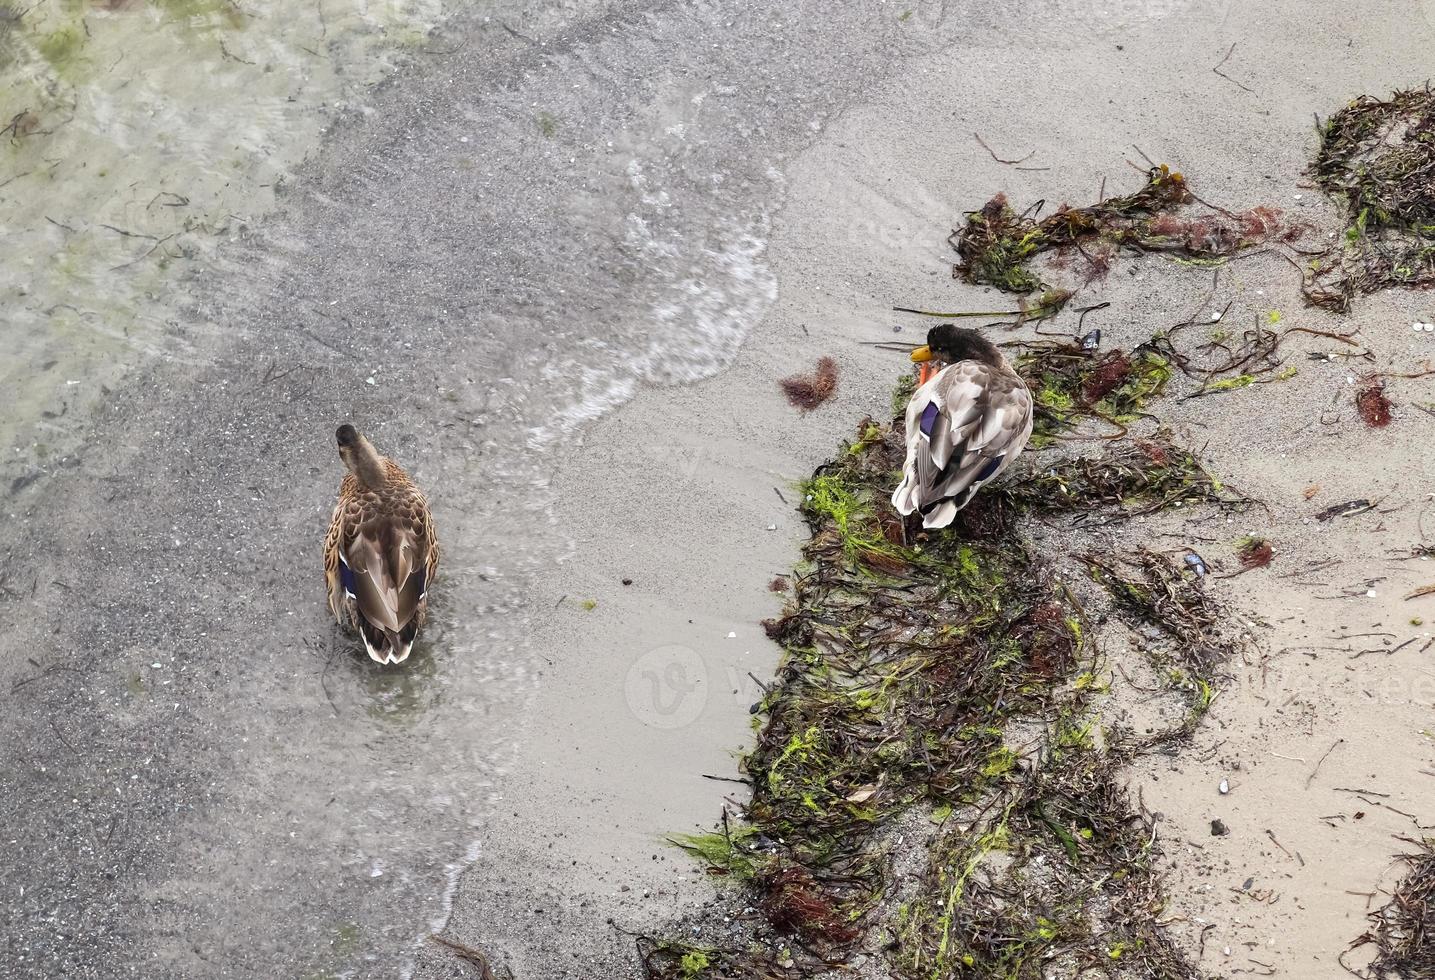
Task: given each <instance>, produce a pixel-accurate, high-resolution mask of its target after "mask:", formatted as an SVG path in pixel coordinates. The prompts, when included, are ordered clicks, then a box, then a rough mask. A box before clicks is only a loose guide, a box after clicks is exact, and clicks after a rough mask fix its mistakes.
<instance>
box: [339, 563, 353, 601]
mask: <svg viewBox="0 0 1435 980" xmlns="http://www.w3.org/2000/svg"><path fill="white" fill-rule="evenodd" d="M339 582H340V584H341V585H343V586H344V592H345V594H346V595H348V597H349V598H350V599H353V598H356V596H355V595H354V586H355V584H356V583H355V579H354V570H353V569H352V568H350V567H349V563H348V562H346V561H345V560H344V555H343V552H340V553H339Z"/></svg>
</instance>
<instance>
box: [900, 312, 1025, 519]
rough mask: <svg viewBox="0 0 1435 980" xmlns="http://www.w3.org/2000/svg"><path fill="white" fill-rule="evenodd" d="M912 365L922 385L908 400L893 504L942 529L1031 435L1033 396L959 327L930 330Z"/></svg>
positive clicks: (975, 336)
mask: <svg viewBox="0 0 1435 980" xmlns="http://www.w3.org/2000/svg"><path fill="white" fill-rule="evenodd" d="M912 360H914V361H916V362H918V363H920V364H921V365H922V367H921V375H920V383H919V384H918V386H917V390H916V391H915V392H913V393H912V400H911V401H910V402H908V403H907V462H906V465H905V466H904V467H903V468H902V482H901V483H900V484H898V486H897V489H896V491H895V492H894V493H893V494H892V506H893V507H895V508H897V512H898V513H900V514H902V515H903V516H906V515H908V514H910V513H912V512H913V511H917V512H918V513H920V514H921V515H922V526H923V527H927V528H938V527H946V526H947V525H948V524H950V523H952V519H953V518H954V517H956V516H957V511H959V510H961V509H962V508H963V507H965V506H966V505H967V504H968V503H970V502H971V499H972V497H973V496H975V495H976V492H977V491H978V490H979V489H981V487H982V486H983V485H984V484H986V483H989V482H990V481H992V480H994V479H996V477H997V476H998V475H999V474H1000V473H1001V472H1002V471H1003V470H1005V469H1006V468H1007V467H1008V466H1010V465H1011V464H1012V461H1013V460H1015V459H1016V457H1017V455H1018V454H1019V453H1020V452H1021V451H1022V447H1024V446H1025V445H1026V441H1027V439H1029V438H1031V424H1032V419H1033V416H1034V413H1033V411H1032V398H1031V392H1030V391H1028V390H1027V387H1026V383H1025V382H1023V381H1022V380H1021V378H1020V377H1018V376H1017V373H1016V372H1015V371H1013V370H1012V368H1011V365H1010V364H1008V363H1007V360H1006V358H1005V357H1003V356H1002V354H1001V351H999V350H997V348H996V347H995V346H994V345H993V344H992V343H991V342H990V341H988V340H987V339H986V338H985V337H983V336H982V335H981V334H979V333H977V331H975V330H970V329H967V328H965V327H954V326H952V325H951V324H945V323H944V324H942V325H941V326H939V327H933V328H932V329H931V330H930V331H928V332H927V343H926V346H924V347H918V348H917V349H916V350H914V351H913V352H912ZM934 365H940V367H937V369H935V370H934V369H933V367H934Z"/></svg>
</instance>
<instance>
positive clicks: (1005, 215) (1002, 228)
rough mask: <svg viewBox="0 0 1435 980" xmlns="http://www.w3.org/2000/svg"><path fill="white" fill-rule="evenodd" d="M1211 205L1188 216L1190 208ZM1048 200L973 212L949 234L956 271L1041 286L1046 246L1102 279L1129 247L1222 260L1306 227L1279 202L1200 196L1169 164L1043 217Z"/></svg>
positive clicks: (1000, 282)
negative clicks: (1132, 184) (1039, 265)
mask: <svg viewBox="0 0 1435 980" xmlns="http://www.w3.org/2000/svg"><path fill="white" fill-rule="evenodd" d="M1193 204H1195V205H1199V206H1200V207H1202V208H1204V210H1203V211H1202V212H1200V213H1199V214H1196V215H1195V216H1192V217H1188V216H1186V215H1185V214H1184V213H1182V212H1183V209H1184V208H1186V207H1188V206H1191V205H1193ZM1040 206H1041V203H1040V202H1038V203H1037V204H1034V205H1032V206H1031V207H1028V208H1027V209H1026V210H1024V211H1021V212H1018V211H1016V210H1015V209H1014V208H1012V206H1011V204H1010V203H1009V202H1008V200H1007V197H1006V195H1005V194H998V195H997V196H996V197H993V198H992V199H991V200H990V201H988V202H987V203H986V204H985V205H983V206H982V208H981V209H980V210H978V211H972V212H969V213H968V214H967V223H966V225H965V226H964V227H962V228H959V229H958V230H956V231H954V232H952V234H951V237H950V238H948V241H949V242H950V243H951V245H952V247H953V248H954V249H955V250H956V252H957V255H958V256H959V257H960V259H961V262H960V264H958V265H957V266H956V267H954V268H953V270H952V273H953V275H954V276H957V277H959V278H961V279H965V280H966V281H967V282H970V283H974V284H987V285H992V286H996V287H997V288H998V289H1002V290H1006V291H1007V292H1014V293H1026V292H1031V291H1032V290H1036V289H1041V288H1043V287H1044V283H1043V282H1042V280H1041V277H1040V276H1039V275H1037V274H1036V273H1035V272H1033V271H1032V270H1031V269H1030V268H1029V264H1030V262H1031V260H1032V259H1034V258H1035V257H1036V256H1037V255H1039V254H1041V253H1043V252H1055V253H1057V255H1058V257H1059V258H1060V260H1061V261H1062V262H1064V263H1066V264H1071V263H1076V262H1083V263H1085V264H1086V266H1087V267H1088V268H1087V270H1086V272H1085V274H1084V275H1083V276H1082V278H1084V279H1086V280H1091V279H1099V278H1102V277H1103V276H1105V275H1106V274H1107V272H1108V271H1109V270H1110V267H1111V262H1112V259H1113V257H1114V256H1115V255H1117V254H1118V253H1121V252H1126V253H1132V254H1143V253H1146V252H1158V253H1162V254H1167V255H1172V256H1174V257H1177V258H1181V259H1184V260H1188V261H1195V262H1218V261H1221V260H1224V259H1227V258H1230V257H1231V256H1233V255H1236V254H1237V253H1239V252H1241V251H1244V250H1245V249H1248V248H1250V247H1252V246H1255V245H1259V244H1263V243H1265V242H1271V241H1291V240H1293V239H1294V238H1297V237H1299V236H1300V235H1301V234H1303V233H1304V231H1305V228H1304V226H1301V225H1296V224H1291V223H1289V222H1287V221H1286V220H1285V218H1284V215H1283V214H1282V213H1281V212H1280V211H1279V210H1278V209H1276V208H1272V207H1265V206H1262V207H1256V208H1252V209H1250V210H1248V211H1239V212H1233V211H1227V210H1225V209H1224V208H1214V207H1210V206H1209V205H1205V204H1203V203H1202V202H1200V201H1199V200H1198V199H1197V198H1196V197H1195V195H1194V194H1192V193H1191V190H1190V187H1189V186H1188V185H1187V183H1186V178H1185V177H1184V176H1182V175H1181V174H1179V173H1177V172H1175V171H1173V170H1171V169H1170V168H1169V167H1167V166H1166V165H1165V164H1162V165H1160V166H1153V167H1152V168H1151V169H1150V170H1149V171H1148V172H1147V175H1146V184H1145V186H1143V187H1141V188H1140V189H1138V190H1136V191H1134V192H1132V193H1130V194H1123V195H1119V196H1117V197H1109V198H1104V199H1103V200H1101V201H1099V202H1097V203H1096V204H1090V205H1087V206H1085V207H1079V208H1073V207H1068V206H1065V205H1063V206H1062V207H1061V208H1060V209H1059V210H1057V211H1056V212H1055V213H1053V214H1050V215H1048V216H1047V217H1045V218H1041V219H1039V220H1038V219H1037V218H1036V217H1035V214H1034V213H1035V212H1036V211H1037V210H1038V209H1039V208H1040Z"/></svg>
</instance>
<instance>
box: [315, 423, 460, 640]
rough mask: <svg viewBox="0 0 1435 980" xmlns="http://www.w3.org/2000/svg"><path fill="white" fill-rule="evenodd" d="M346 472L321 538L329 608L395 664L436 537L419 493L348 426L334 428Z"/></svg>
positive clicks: (410, 632) (433, 560)
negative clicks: (326, 531) (337, 500)
mask: <svg viewBox="0 0 1435 980" xmlns="http://www.w3.org/2000/svg"><path fill="white" fill-rule="evenodd" d="M336 436H337V439H338V442H339V458H340V459H342V460H343V461H344V465H345V466H346V467H348V469H349V472H348V473H346V474H345V475H344V479H343V481H342V482H341V483H340V484H339V502H338V504H337V505H336V506H335V507H334V518H333V520H332V521H331V522H330V524H329V533H328V536H327V537H325V539H324V577H325V579H326V580H327V581H328V584H329V610H330V611H331V612H332V613H333V614H334V618H335V619H336V620H338V622H339V625H340V626H348V627H352V628H355V629H357V630H358V632H359V635H360V636H362V637H363V639H364V649H365V650H367V651H368V652H369V658H370V659H371V660H374V661H375V662H377V663H381V664H401V663H403V662H404V661H405V660H407V659H408V656H409V652H410V651H411V650H412V649H413V643H414V637H415V636H417V635H418V631H419V627H420V626H422V625H423V623H424V617H425V616H426V615H427V614H428V588H429V586H430V585H432V584H433V580H434V575H435V574H436V573H437V572H438V538H437V536H436V534H435V532H434V524H433V515H431V514H430V513H429V505H428V500H427V498H425V497H424V494H423V491H422V490H420V489H419V488H418V487H417V486H416V485H415V484H414V481H413V480H412V479H410V478H409V475H408V474H407V473H405V472H404V470H403V468H402V467H401V466H399V464H398V463H395V462H394V461H393V460H391V459H389V458H387V457H385V456H380V455H379V453H378V450H376V449H374V447H373V445H372V444H371V443H370V442H369V440H367V439H365V438H364V437H363V436H362V435H360V434H359V432H358V430H356V429H355V428H354V427H353V426H352V425H348V424H345V425H341V426H339V429H338V432H337V433H336Z"/></svg>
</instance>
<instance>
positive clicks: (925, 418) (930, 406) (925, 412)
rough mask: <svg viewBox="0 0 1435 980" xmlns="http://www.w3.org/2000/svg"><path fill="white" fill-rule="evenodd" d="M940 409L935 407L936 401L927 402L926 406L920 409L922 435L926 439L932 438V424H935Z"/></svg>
mask: <svg viewBox="0 0 1435 980" xmlns="http://www.w3.org/2000/svg"><path fill="white" fill-rule="evenodd" d="M940 414H941V409H939V408H937V403H936V402H928V403H927V407H926V408H924V409H922V425H921V428H922V435H924V436H926V437H927V438H928V439H930V438H932V426H934V425H936V424H937V416H938V415H940Z"/></svg>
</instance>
